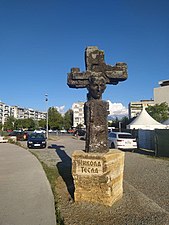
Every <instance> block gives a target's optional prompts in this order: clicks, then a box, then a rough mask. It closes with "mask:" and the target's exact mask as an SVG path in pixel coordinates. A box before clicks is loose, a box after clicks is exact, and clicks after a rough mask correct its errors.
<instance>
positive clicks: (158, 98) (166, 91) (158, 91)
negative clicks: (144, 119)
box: [154, 80, 169, 105]
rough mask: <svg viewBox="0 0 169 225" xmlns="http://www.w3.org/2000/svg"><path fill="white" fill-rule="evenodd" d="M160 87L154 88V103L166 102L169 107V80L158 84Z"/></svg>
mask: <svg viewBox="0 0 169 225" xmlns="http://www.w3.org/2000/svg"><path fill="white" fill-rule="evenodd" d="M158 84H159V87H157V88H154V102H155V103H156V104H160V103H162V102H166V103H167V104H168V105H169V80H162V81H159V82H158Z"/></svg>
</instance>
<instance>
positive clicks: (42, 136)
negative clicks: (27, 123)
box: [30, 133, 44, 139]
mask: <svg viewBox="0 0 169 225" xmlns="http://www.w3.org/2000/svg"><path fill="white" fill-rule="evenodd" d="M30 138H32V139H34V138H44V135H43V134H39V133H35V134H31V135H30Z"/></svg>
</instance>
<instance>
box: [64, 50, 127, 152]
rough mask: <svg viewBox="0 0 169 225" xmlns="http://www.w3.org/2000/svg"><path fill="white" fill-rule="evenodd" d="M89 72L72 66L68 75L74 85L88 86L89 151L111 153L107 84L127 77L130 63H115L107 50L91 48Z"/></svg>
mask: <svg viewBox="0 0 169 225" xmlns="http://www.w3.org/2000/svg"><path fill="white" fill-rule="evenodd" d="M85 63H86V72H80V69H79V68H72V69H71V72H70V73H69V74H68V82H67V84H68V86H69V87H70V88H87V89H88V94H87V99H88V101H87V102H86V103H85V115H84V116H85V125H86V147H85V150H86V152H100V153H101V152H108V150H109V149H108V146H107V139H108V137H107V116H108V114H109V112H108V109H109V106H108V102H106V101H102V93H103V92H104V90H105V89H106V84H117V83H118V82H119V81H124V80H126V79H127V65H126V64H125V63H116V65H115V66H111V65H107V64H106V63H105V62H104V52H103V51H102V50H99V49H98V48H97V47H95V46H92V47H87V48H86V51H85Z"/></svg>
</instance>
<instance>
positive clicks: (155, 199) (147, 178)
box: [33, 136, 169, 225]
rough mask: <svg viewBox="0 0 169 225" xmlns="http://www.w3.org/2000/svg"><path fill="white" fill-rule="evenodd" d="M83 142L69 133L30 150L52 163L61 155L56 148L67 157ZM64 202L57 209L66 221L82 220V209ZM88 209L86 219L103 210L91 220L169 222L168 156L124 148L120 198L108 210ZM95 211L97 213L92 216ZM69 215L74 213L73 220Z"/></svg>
mask: <svg viewBox="0 0 169 225" xmlns="http://www.w3.org/2000/svg"><path fill="white" fill-rule="evenodd" d="M84 144H85V142H84V141H81V140H77V139H74V138H72V137H70V136H61V137H59V139H58V140H56V141H54V140H49V142H48V145H49V146H50V147H52V148H46V149H40V150H36V149H35V150H33V151H35V152H36V153H38V155H39V157H40V158H41V160H43V161H44V162H45V163H47V164H48V165H49V166H56V165H57V164H58V163H59V162H61V161H63V158H62V160H61V158H60V157H59V155H58V154H57V152H58V151H57V150H58V149H59V150H63V152H64V153H65V160H66V158H67V157H71V155H72V153H73V151H74V150H83V149H84ZM112 151H113V150H112ZM66 204H67V206H66V207H65V208H64V207H62V206H61V213H62V214H63V216H64V217H65V221H69V222H67V223H66V224H74V222H75V221H76V223H77V224H78V225H79V224H84V223H83V222H81V221H82V214H83V210H82V211H81V209H80V208H78V209H76V207H77V206H76V204H75V205H69V203H68V202H67V203H66ZM76 210H77V212H76ZM85 210H87V208H86V209H85ZM92 210H93V208H90V207H89V211H88V213H85V219H87V218H88V219H89V220H90V218H89V215H90V213H91V214H92V215H91V216H92V217H93V218H95V221H96V220H97V218H99V217H98V215H99V212H100V211H102V213H103V214H102V215H101V218H100V219H99V223H97V222H95V223H91V224H99V225H100V224H111V225H114V224H118V225H126V224H127V225H141V224H144V225H169V160H164V159H158V158H155V157H151V156H147V155H144V154H140V153H137V152H126V153H125V167H124V195H123V198H122V200H121V201H119V203H117V204H116V205H115V206H113V207H112V208H110V209H109V210H107V208H104V207H102V208H98V209H96V208H95V210H94V211H92ZM97 210H98V211H97ZM86 212H87V211H86ZM96 212H97V215H96V216H95V217H94V214H95V213H96ZM108 212H109V214H110V212H111V218H109V217H110V215H109V214H107V213H108ZM71 213H72V214H71ZM78 213H81V217H80V218H81V220H79V222H78V219H77V218H78ZM71 215H75V216H74V217H75V220H73V216H71ZM70 216H71V219H72V222H70ZM108 218H109V222H108ZM90 221H91V220H90ZM101 221H103V222H101ZM110 221H111V222H110ZM85 224H90V223H85Z"/></svg>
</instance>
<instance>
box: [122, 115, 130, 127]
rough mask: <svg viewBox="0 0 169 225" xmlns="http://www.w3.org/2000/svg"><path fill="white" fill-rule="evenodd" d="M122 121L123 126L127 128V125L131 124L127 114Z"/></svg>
mask: <svg viewBox="0 0 169 225" xmlns="http://www.w3.org/2000/svg"><path fill="white" fill-rule="evenodd" d="M121 123H122V128H126V125H127V124H129V118H128V117H127V116H124V117H123V118H122V119H121Z"/></svg>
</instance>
